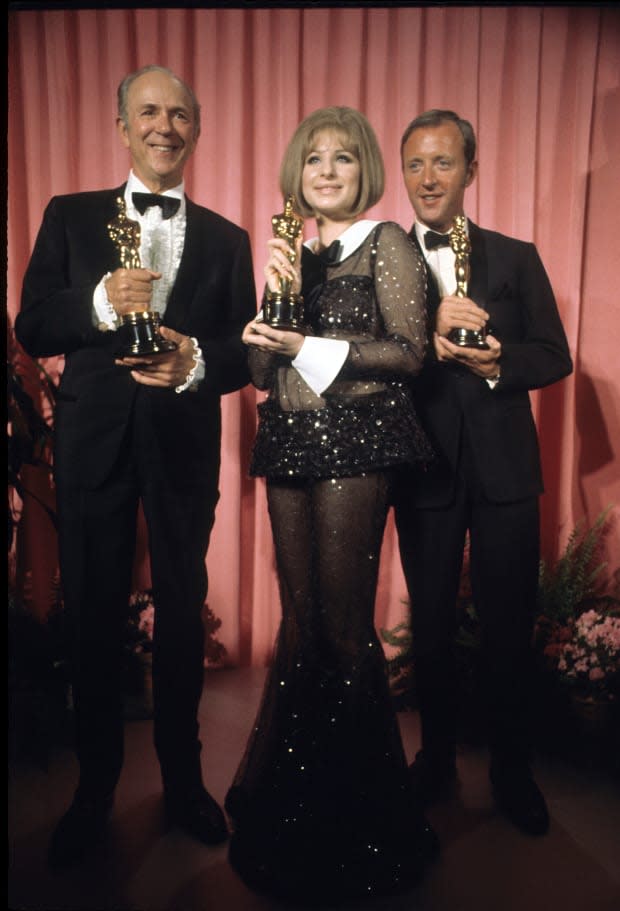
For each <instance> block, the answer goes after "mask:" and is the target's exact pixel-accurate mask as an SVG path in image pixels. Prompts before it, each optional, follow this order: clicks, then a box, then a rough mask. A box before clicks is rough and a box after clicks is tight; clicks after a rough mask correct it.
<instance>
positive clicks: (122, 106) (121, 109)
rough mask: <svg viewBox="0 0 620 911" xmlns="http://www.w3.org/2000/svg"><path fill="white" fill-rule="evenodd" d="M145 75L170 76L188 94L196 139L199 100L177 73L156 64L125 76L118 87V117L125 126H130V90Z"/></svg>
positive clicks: (198, 132) (198, 124)
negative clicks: (159, 74)
mask: <svg viewBox="0 0 620 911" xmlns="http://www.w3.org/2000/svg"><path fill="white" fill-rule="evenodd" d="M145 73H163V74H164V75H166V76H169V77H170V78H171V79H173V80H174V81H175V82H176V83H177V84H178V85H179V86H180V87H181V88H182V89H183V91H184V92H186V94H187V96H188V97H189V100H190V105H191V108H192V114H193V116H194V138H196V137H197V136H198V135H199V134H200V105H199V104H198V99H197V98H196V96H195V95H194V92H193V90H192V89H191V88H190V87H189V85H187V83H186V82H183V80H182V79H180V78H179V76H177V75H176V73H173V72H172V70H169V69H168V67H166V66H158V65H157V64H156V63H151V64H149V65H148V66H143V67H141V68H140V69H139V70H136V71H135V73H129V75H127V76H125V78H124V79H123V81H122V82H121V84H120V85H119V87H118V91H117V93H116V96H117V104H118V116H119V117H120V119H121V120H122V121H123V123H124V124H125V126H129V124H128V122H127V98H128V96H129V89H130V88H131V85H132V84H133V83H134V82H135V81H136V79H139V78H140V76H144V75H145Z"/></svg>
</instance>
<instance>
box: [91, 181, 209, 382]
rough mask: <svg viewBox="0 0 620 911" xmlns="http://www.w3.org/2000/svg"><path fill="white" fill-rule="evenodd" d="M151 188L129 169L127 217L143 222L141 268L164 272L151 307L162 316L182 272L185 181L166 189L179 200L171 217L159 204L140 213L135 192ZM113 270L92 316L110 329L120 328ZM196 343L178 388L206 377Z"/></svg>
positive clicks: (95, 301) (102, 285)
mask: <svg viewBox="0 0 620 911" xmlns="http://www.w3.org/2000/svg"><path fill="white" fill-rule="evenodd" d="M150 192H151V191H150V190H149V188H148V187H147V186H145V185H144V184H143V183H142V181H141V180H140V179H139V178H138V177H137V176H136V175H135V174H134V172H133V171H130V172H129V177H128V178H127V185H126V187H125V206H126V212H127V217H128V218H130V219H131V220H132V221H137V222H138V224H139V225H140V262H141V264H142V268H144V269H152V270H153V271H154V272H161V273H162V277H161V278H160V279H158V280H157V281H154V282H153V294H152V298H151V309H152V310H155V311H156V312H157V313H159V315H160V316H161V317H162V318H163V316H164V313H165V312H166V307H167V305H168V298H169V297H170V291H171V289H172V286H173V285H174V282H175V280H176V277H177V273H178V271H179V264H180V262H181V256H182V255H183V247H184V245H185V228H186V225H187V216H186V205H185V184H184V182H183V181H181V183H180V184H178V185H177V186H176V187H173V188H172V189H170V190H166V191H165V193H163V194H162V195H163V196H172V197H173V198H174V199H178V200H179V208H178V210H177V211H176V212H175V214H174V215H173V216H172V217H171V218H167V219H164V218H163V217H162V211H161V208H160V207H159V206H150V207H149V208H148V209H147V210H146V211H145V212H144V214H141V213H140V212H138V210H137V209H136V207H135V206H134V204H133V200H132V195H133V193H150ZM109 275H110V273H108V274H107V275H104V276H103V278H102V279H101V281H100V282H99V284H98V285H97V287H96V288H95V292H94V295H93V319H94V321H95V325H97V326H99V327H100V328H103V329H105V330H107V331H109V330H111V331H115V330H116V329H117V328H118V320H117V315H116V313H115V311H114V308H113V307H112V305H111V304H110V302H109V300H108V296H107V294H106V289H105V282H106V279H107V278H109ZM192 341H193V342H194V355H195V356H194V367H193V369H192V371H191V372H190V374H188V377H187V380H186V382H185V383H184V384H183V385H182V386H177V387H176V388H177V391H178V392H181V391H185V389H188V388H190V386H194V385H195V384H196V383H199V382H200V381H201V380H202V379H204V375H205V364H204V360H203V359H202V352H201V351H200V348H199V347H198V342H197V341H196V340H195V339H192Z"/></svg>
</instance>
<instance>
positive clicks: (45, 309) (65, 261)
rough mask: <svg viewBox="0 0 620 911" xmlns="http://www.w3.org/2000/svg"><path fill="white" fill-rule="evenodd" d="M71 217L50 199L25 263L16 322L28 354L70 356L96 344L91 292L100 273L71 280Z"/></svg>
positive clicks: (54, 200)
mask: <svg viewBox="0 0 620 911" xmlns="http://www.w3.org/2000/svg"><path fill="white" fill-rule="evenodd" d="M70 230H71V228H70V220H69V219H65V218H64V210H63V206H62V204H61V201H60V200H59V199H58V198H54V199H52V200H50V202H49V204H48V206H47V208H46V210H45V213H44V216H43V222H42V224H41V228H40V229H39V233H38V235H37V239H36V242H35V246H34V249H33V252H32V256H31V258H30V262H29V264H28V267H27V270H26V273H25V276H24V282H23V287H22V299H21V310H20V312H19V314H18V316H17V319H16V322H15V333H16V336H17V338H18V340H19V342H20V343H21V344H22V345H23V347H24V349H25V350H26V351H27V352H28V353H29V354H30V355H31V356H32V357H50V356H54V355H59V354H69V353H71V352H73V351H75V350H77V349H79V348H82V347H84V346H87V345H96V344H100V343H101V341H102V335H103V334H102V333H101V332H99V331H98V330H97V328H96V326H95V325H94V322H93V293H94V290H95V287H96V285H97V282H98V281H99V280H100V279H101V277H102V275H103V274H104V273H105V271H106V270H105V269H103V270H102V271H101V274H100V275H98V276H97V277H95V276H94V275H89V274H87V272H84V274H83V275H82V276H80V280H79V281H78V282H77V283H76V282H75V281H73V280H71V279H70V257H69V249H70V246H69V243H70V237H69V232H70Z"/></svg>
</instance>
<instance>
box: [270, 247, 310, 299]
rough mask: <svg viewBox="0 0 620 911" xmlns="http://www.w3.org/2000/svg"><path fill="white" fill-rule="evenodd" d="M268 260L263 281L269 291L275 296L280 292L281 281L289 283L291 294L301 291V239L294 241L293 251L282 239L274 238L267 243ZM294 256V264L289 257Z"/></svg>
mask: <svg viewBox="0 0 620 911" xmlns="http://www.w3.org/2000/svg"><path fill="white" fill-rule="evenodd" d="M267 246H268V247H269V259H268V260H267V264H266V266H265V269H264V273H265V280H266V282H267V286H268V288H269V290H270V291H273V292H274V294H277V293H278V291H280V290H281V281H282V280H284V281H287V282H290V290H291V291H292V292H293V294H299V292H300V291H301V247H302V238H301V237H298V238H297V240H296V241H295V250H294V251H293V250H292V249H291V247H290V246H289V244H288V243H287V242H286V241H285V240H284V238H282V237H274V238H272V239H271V240H270V241H268V242H267ZM292 256H294V260H295V261H294V262H291V257H292Z"/></svg>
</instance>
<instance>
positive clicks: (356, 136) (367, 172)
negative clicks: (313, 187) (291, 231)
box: [280, 107, 385, 218]
mask: <svg viewBox="0 0 620 911" xmlns="http://www.w3.org/2000/svg"><path fill="white" fill-rule="evenodd" d="M325 130H330V131H333V132H335V133H338V135H339V136H340V137H341V139H342V142H343V146H344V148H345V149H346V150H347V151H349V152H351V153H352V154H353V155H355V157H356V158H357V160H358V161H359V163H360V187H359V193H358V197H357V201H356V204H355V206H354V208H353V210H352V212H351V214H352V215H361V214H362V212H365V211H366V210H367V209H370V208H371V207H372V206H374V205H375V203H377V202H379V200H380V199H381V197H382V196H383V189H384V186H385V169H384V166H383V156H382V154H381V149H380V148H379V143H378V141H377V137H376V135H375V131H374V130H373V128H372V127H371V125H370V123H369V122H368V120H367V119H366V118H365V117H364V115H363V114H360V112H359V111H356V110H354V109H353V108H347V107H329V108H320V109H319V110H318V111H314V113H312V114H309V115H308V117H306V118H305V119H304V120H302V122H301V123H300V124H299V126H298V127H297V129H296V130H295V132H294V133H293V136H292V138H291V140H290V142H289V144H288V146H287V149H286V151H285V153H284V158H283V159H282V166H281V168H280V189H281V191H282V195H283V196H284V198H287V197H288V196H294V197H295V209H296V211H297V212H298V213H299V214H300V215H301V216H302V217H303V218H311V217H312V216H313V215H314V211H313V210H312V209H311V208H310V206H309V205H308V203H307V202H306V200H305V199H304V195H303V192H302V174H303V169H304V164H305V162H306V158H307V156H308V154H309V152H311V151H312V148H313V143H314V141H315V139H316V137H317V135H318V134H319V133H322V132H323V131H325Z"/></svg>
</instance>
